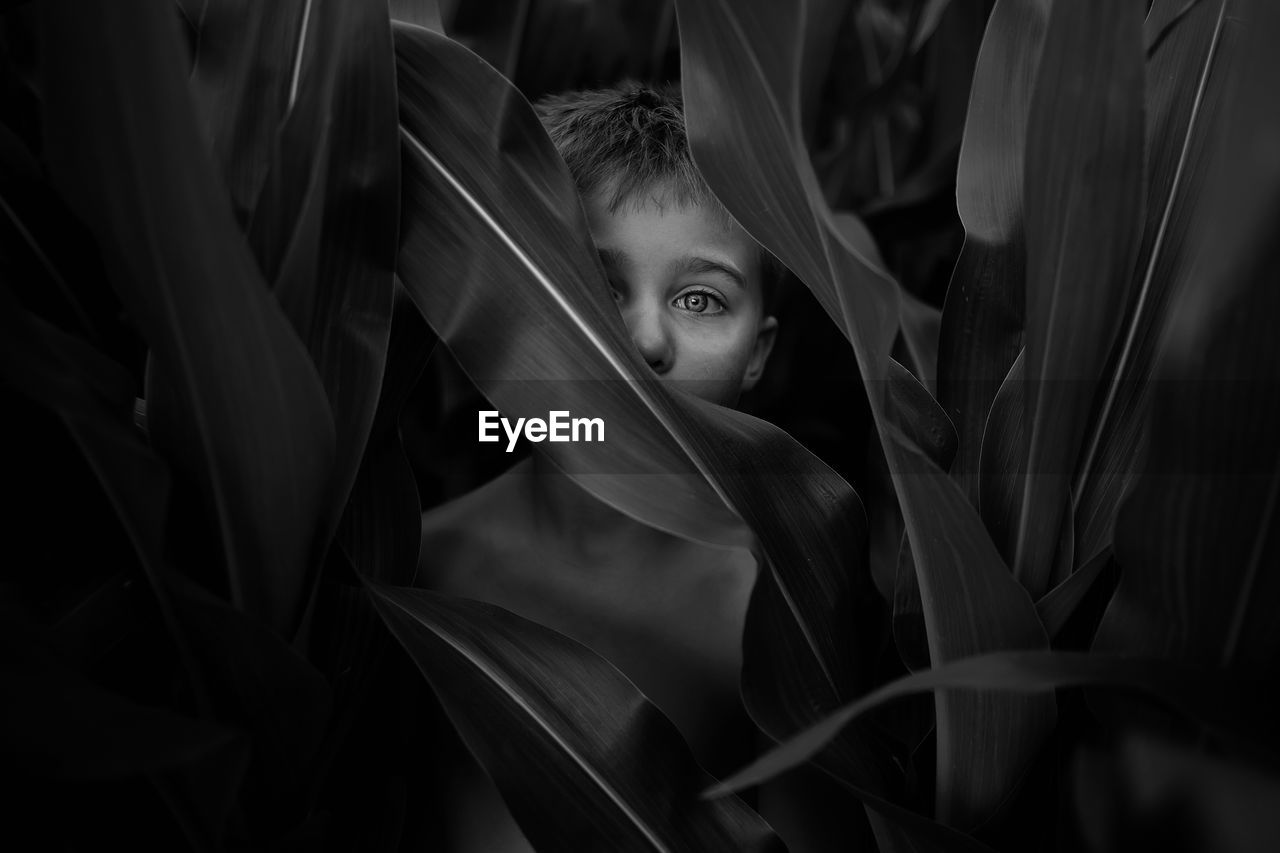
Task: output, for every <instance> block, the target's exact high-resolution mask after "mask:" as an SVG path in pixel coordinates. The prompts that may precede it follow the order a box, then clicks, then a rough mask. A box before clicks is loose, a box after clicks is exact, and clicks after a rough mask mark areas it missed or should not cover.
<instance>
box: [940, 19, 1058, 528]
mask: <svg viewBox="0 0 1280 853" xmlns="http://www.w3.org/2000/svg"><path fill="white" fill-rule="evenodd" d="M1048 19H1049V2H1048V0H1000V2H998V3H997V4H996V6H995V9H993V10H992V12H991V17H990V19H989V20H988V22H987V31H986V36H985V37H984V38H983V40H982V48H981V50H980V51H979V53H978V63H977V67H976V68H975V69H974V77H973V88H972V90H971V94H970V99H969V113H968V118H967V119H966V121H965V127H964V138H963V141H962V142H961V146H960V165H959V170H958V172H957V174H956V207H957V209H958V211H959V213H960V221H961V222H962V223H963V224H964V229H965V241H964V248H963V249H962V250H961V252H960V258H959V260H958V261H957V263H956V269H955V272H954V274H953V275H952V276H951V284H950V286H949V287H948V288H947V299H946V303H945V304H944V305H943V309H942V329H941V332H940V338H939V343H938V400H939V401H940V402H941V403H942V405H943V407H944V408H945V409H946V411H947V414H948V415H949V416H950V417H951V420H952V422H954V423H955V425H956V431H957V432H958V433H959V436H960V453H959V457H958V458H957V460H956V464H955V467H954V468H953V469H952V470H953V473H954V474H955V475H956V477H957V479H958V480H959V481H960V483H961V484H962V485H963V486H964V489H965V493H966V494H968V495H969V499H970V501H971V502H973V503H974V504H975V505H976V504H977V503H978V458H979V455H980V453H981V447H982V435H983V431H984V429H985V427H986V423H987V412H988V411H989V410H990V408H991V404H992V401H993V400H994V399H995V396H996V392H997V391H998V390H999V389H1000V385H1001V383H1002V382H1003V381H1004V379H1005V376H1006V375H1008V373H1009V368H1010V367H1011V366H1012V365H1013V361H1014V359H1015V358H1017V355H1018V352H1019V350H1020V349H1021V348H1022V327H1023V318H1024V314H1025V298H1024V290H1023V282H1024V280H1025V277H1026V263H1027V257H1026V235H1025V230H1024V225H1023V178H1024V173H1025V165H1024V160H1025V149H1026V141H1027V116H1028V114H1029V113H1030V111H1031V95H1032V89H1033V87H1034V85H1035V79H1036V71H1037V70H1038V68H1039V66H1040V53H1041V50H1042V49H1043V46H1044V36H1045V30H1046V28H1047V26H1048Z"/></svg>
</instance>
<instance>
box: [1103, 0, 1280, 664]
mask: <svg viewBox="0 0 1280 853" xmlns="http://www.w3.org/2000/svg"><path fill="white" fill-rule="evenodd" d="M1242 14H1243V15H1244V20H1246V21H1247V22H1248V27H1247V29H1246V30H1245V35H1244V38H1245V39H1246V41H1245V42H1243V43H1242V47H1241V50H1242V55H1241V62H1242V64H1241V65H1240V66H1239V69H1238V71H1237V72H1236V77H1235V81H1236V87H1235V88H1236V90H1237V100H1236V101H1235V102H1234V103H1233V104H1232V105H1231V112H1230V113H1228V115H1229V116H1230V120H1231V122H1232V127H1233V135H1232V136H1231V137H1229V138H1228V139H1227V141H1226V142H1224V143H1223V146H1222V148H1220V149H1219V151H1218V154H1217V157H1218V160H1217V165H1216V167H1215V172H1214V173H1212V175H1213V177H1215V178H1216V180H1215V182H1214V183H1215V184H1216V193H1215V195H1214V196H1213V198H1212V201H1211V203H1209V204H1206V205H1204V209H1203V210H1202V211H1201V213H1200V218H1199V219H1198V222H1197V226H1198V227H1197V228H1196V230H1195V238H1194V239H1195V240H1196V241H1197V242H1198V243H1199V244H1200V246H1201V248H1202V251H1201V253H1200V254H1201V263H1200V265H1199V267H1198V269H1197V271H1196V274H1195V275H1194V276H1193V277H1192V278H1191V283H1190V284H1189V285H1188V286H1187V287H1186V288H1185V289H1184V290H1183V291H1182V293H1181V294H1180V296H1179V298H1178V301H1177V303H1176V304H1175V306H1174V307H1173V308H1172V309H1171V311H1172V313H1171V320H1170V328H1169V331H1168V335H1169V337H1168V340H1167V342H1166V344H1165V346H1164V347H1163V349H1162V351H1161V355H1160V361H1159V363H1158V365H1157V368H1156V376H1157V377H1158V380H1159V381H1158V382H1157V384H1156V388H1155V390H1154V392H1153V403H1152V420H1151V437H1150V450H1149V451H1148V454H1147V456H1146V461H1145V465H1144V468H1143V473H1142V476H1141V477H1140V479H1139V480H1138V482H1137V484H1136V485H1135V487H1134V490H1133V492H1132V493H1131V494H1130V495H1129V497H1128V498H1127V499H1126V500H1125V502H1124V503H1123V504H1122V506H1121V508H1120V514H1119V517H1118V519H1117V524H1116V534H1115V554H1116V558H1117V560H1118V561H1119V562H1120V565H1121V567H1122V569H1123V573H1122V576H1121V579H1120V584H1119V586H1118V587H1117V589H1116V594H1115V597H1114V599H1113V600H1112V602H1111V606H1110V607H1109V609H1108V611H1107V613H1106V615H1105V616H1104V618H1103V621H1102V624H1101V625H1100V626H1099V628H1098V633H1097V636H1096V638H1095V642H1094V648H1095V649H1097V650H1099V651H1102V652H1112V653H1116V652H1119V653H1125V654H1144V655H1152V656H1157V657H1162V658H1168V659H1171V660H1176V661H1187V662H1191V663H1195V664H1200V665H1209V666H1219V667H1224V668H1228V669H1230V670H1232V671H1241V672H1259V671H1260V672H1263V673H1268V674H1270V675H1271V676H1272V677H1274V675H1275V672H1276V668H1275V667H1276V661H1277V660H1278V659H1280V625H1278V624H1277V620H1276V619H1275V618H1274V613H1273V609H1274V608H1273V607H1272V604H1273V603H1274V602H1275V601H1277V600H1280V585H1278V584H1280V575H1278V574H1277V572H1276V571H1275V566H1276V565H1277V563H1278V561H1280V550H1278V548H1280V540H1278V539H1277V536H1276V530H1277V528H1278V527H1280V525H1278V524H1277V516H1278V515H1280V397H1278V396H1277V394H1276V389H1277V388H1280V368H1278V365H1280V341H1277V337H1276V335H1275V331H1274V319H1275V317H1276V316H1277V311H1280V301H1278V297H1280V289H1277V287H1276V284H1275V270H1276V264H1277V261H1280V254H1277V247H1276V242H1275V239H1274V232H1273V229H1274V223H1275V221H1276V215H1277V211H1280V158H1278V157H1277V156H1276V151H1275V148H1274V146H1271V145H1270V144H1259V142H1258V140H1274V139H1276V138H1277V135H1278V134H1280V111H1278V110H1277V109H1276V104H1275V100H1274V97H1273V96H1274V92H1273V91H1271V88H1272V83H1271V82H1269V81H1273V80H1274V79H1275V77H1274V75H1275V74H1276V72H1277V63H1276V59H1275V57H1274V56H1273V54H1272V52H1271V51H1270V50H1269V49H1268V48H1267V46H1266V40H1265V39H1264V38H1263V37H1262V36H1261V33H1263V32H1266V31H1267V30H1266V28H1267V27H1274V26H1275V25H1276V24H1277V22H1280V17H1278V15H1280V13H1278V12H1277V9H1276V7H1275V6H1274V5H1273V4H1268V3H1258V4H1252V5H1249V6H1246V7H1244V8H1243V9H1242ZM1272 31H1274V30H1272ZM1250 39H1251V40H1250Z"/></svg>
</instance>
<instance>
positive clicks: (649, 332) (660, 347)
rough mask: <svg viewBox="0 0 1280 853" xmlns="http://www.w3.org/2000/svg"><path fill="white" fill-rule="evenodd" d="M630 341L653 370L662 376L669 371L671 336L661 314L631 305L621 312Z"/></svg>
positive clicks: (641, 306) (651, 309)
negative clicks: (629, 333)
mask: <svg viewBox="0 0 1280 853" xmlns="http://www.w3.org/2000/svg"><path fill="white" fill-rule="evenodd" d="M622 317H623V320H624V321H625V322H626V324H627V330H628V331H629V332H631V341H632V343H634V344H635V346H636V349H638V350H639V351H640V355H641V356H642V357H643V358H644V360H645V361H646V362H647V363H648V365H649V367H650V368H652V369H653V372H654V373H657V374H658V375H662V374H663V373H666V372H667V371H668V370H670V369H671V361H672V355H673V352H672V346H671V335H670V334H669V333H668V331H667V328H666V324H665V323H663V321H662V312H661V311H660V310H658V309H657V308H655V307H654V306H646V305H632V306H628V308H627V310H624V311H623V312H622Z"/></svg>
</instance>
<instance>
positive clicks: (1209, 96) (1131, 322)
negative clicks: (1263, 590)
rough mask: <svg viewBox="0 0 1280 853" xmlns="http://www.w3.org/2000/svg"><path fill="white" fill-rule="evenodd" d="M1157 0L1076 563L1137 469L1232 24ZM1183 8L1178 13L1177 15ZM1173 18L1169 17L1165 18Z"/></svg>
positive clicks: (1225, 9) (1214, 124)
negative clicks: (1119, 285)
mask: <svg viewBox="0 0 1280 853" xmlns="http://www.w3.org/2000/svg"><path fill="white" fill-rule="evenodd" d="M1185 3H1186V0H1158V2H1156V3H1155V4H1154V5H1153V6H1152V8H1151V14H1150V16H1149V17H1148V19H1147V24H1146V31H1147V34H1148V38H1150V37H1151V33H1152V30H1153V28H1154V27H1161V26H1166V25H1167V26H1168V30H1167V33H1168V34H1167V36H1166V37H1165V38H1164V40H1162V41H1161V43H1160V46H1159V49H1158V50H1156V51H1155V53H1154V55H1153V56H1152V57H1151V58H1150V59H1149V60H1148V63H1147V96H1146V114H1147V129H1146V138H1147V142H1146V147H1147V152H1148V155H1147V156H1148V160H1149V163H1148V174H1149V176H1150V180H1149V182H1148V186H1147V207H1146V223H1145V225H1144V228H1143V235H1142V246H1141V248H1140V249H1139V252H1138V266H1137V271H1136V274H1135V276H1136V280H1135V283H1134V287H1135V293H1134V296H1133V302H1132V304H1131V305H1130V306H1129V310H1128V314H1127V316H1126V318H1125V325H1124V331H1123V333H1122V335H1121V336H1120V338H1119V342H1118V352H1117V354H1116V355H1115V356H1114V365H1113V366H1112V367H1110V368H1109V371H1108V372H1109V374H1110V378H1109V382H1108V385H1107V386H1106V393H1105V395H1103V399H1102V402H1101V408H1100V410H1099V414H1098V415H1097V416H1096V417H1095V418H1094V422H1093V424H1092V425H1091V426H1090V430H1089V433H1088V437H1087V439H1086V442H1085V445H1084V452H1083V456H1082V457H1081V461H1080V463H1079V465H1078V468H1077V474H1076V486H1075V492H1074V494H1075V507H1076V510H1075V511H1076V523H1077V526H1078V538H1079V542H1078V547H1077V550H1078V554H1077V558H1076V564H1077V565H1083V564H1084V563H1085V562H1087V561H1088V560H1090V559H1091V558H1092V557H1093V555H1095V554H1096V553H1098V552H1099V551H1100V550H1102V549H1104V548H1106V547H1107V546H1108V545H1109V544H1110V543H1111V536H1112V529H1113V528H1114V525H1115V515H1116V509H1117V507H1118V505H1119V503H1120V501H1121V500H1122V499H1123V497H1124V495H1125V494H1126V493H1127V492H1128V491H1129V489H1130V488H1131V487H1132V484H1133V481H1134V478H1135V477H1136V476H1137V474H1138V472H1139V466H1138V464H1136V463H1137V460H1140V459H1141V458H1142V456H1143V454H1144V453H1145V451H1146V436H1147V432H1146V428H1147V418H1148V413H1149V411H1150V406H1151V399H1150V388H1151V383H1150V381H1149V380H1150V379H1151V378H1152V371H1153V368H1154V366H1155V360H1156V354H1157V350H1158V348H1159V342H1160V337H1161V335H1162V334H1163V332H1164V329H1165V328H1166V326H1167V325H1168V318H1169V308H1170V305H1171V304H1172V302H1173V300H1174V299H1175V298H1176V295H1177V293H1178V291H1179V289H1180V288H1181V287H1182V286H1184V282H1186V280H1187V278H1188V276H1189V275H1190V273H1191V266H1192V261H1193V258H1192V257H1191V253H1189V252H1188V246H1189V245H1190V241H1189V239H1188V238H1189V236H1190V229H1191V227H1192V222H1193V219H1194V213H1195V211H1196V210H1197V208H1199V207H1200V206H1201V204H1202V203H1203V201H1204V190H1205V176H1206V174H1207V171H1208V170H1207V168H1206V167H1207V165H1208V160H1209V157H1210V155H1211V154H1212V148H1213V145H1214V144H1215V140H1216V139H1217V138H1218V137H1219V129H1220V127H1221V123H1220V116H1221V112H1222V103H1223V100H1224V97H1223V96H1224V94H1225V86H1226V83H1227V82H1228V81H1229V80H1230V79H1231V74H1230V63H1231V61H1232V57H1233V56H1234V54H1235V52H1236V45H1235V43H1236V41H1237V39H1236V28H1235V27H1234V26H1232V25H1231V24H1230V22H1229V20H1228V17H1227V16H1228V13H1229V9H1230V6H1231V3H1229V2H1227V0H1207V2H1198V3H1196V4H1195V6H1194V7H1193V8H1190V9H1187V8H1186V6H1185ZM1179 9H1181V11H1179ZM1175 13H1176V14H1178V15H1179V17H1177V18H1176V19H1175V20H1174V21H1173V22H1172V23H1169V18H1170V17H1172V16H1173V15H1174V14H1175Z"/></svg>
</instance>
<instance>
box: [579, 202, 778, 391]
mask: <svg viewBox="0 0 1280 853" xmlns="http://www.w3.org/2000/svg"><path fill="white" fill-rule="evenodd" d="M584 203H585V205H586V209H587V221H588V224H589V226H590V228H591V236H592V238H593V239H594V240H595V244H596V248H597V249H598V250H599V251H600V257H601V259H602V260H603V262H604V267H605V271H606V272H607V273H608V274H609V281H610V283H611V285H612V286H613V291H614V298H615V299H617V301H618V310H619V311H620V312H621V313H622V319H623V321H624V322H625V323H626V325H627V330H628V331H630V333H631V339H632V341H633V342H634V343H635V345H636V348H637V349H638V350H639V351H640V354H641V355H642V356H643V357H644V359H645V361H647V362H648V363H649V366H650V367H651V368H652V369H653V372H654V373H656V374H657V375H658V378H660V379H662V380H664V381H670V382H677V383H678V384H679V387H680V388H682V389H683V390H685V391H688V392H690V393H691V394H693V395H695V396H697V397H701V398H702V399H704V400H709V401H711V402H713V403H718V404H720V405H722V406H733V405H735V404H736V403H737V401H738V395H739V394H741V393H742V392H743V391H745V390H747V389H749V388H751V387H752V386H753V385H754V384H755V383H756V380H758V379H759V378H760V374H761V373H762V372H763V370H764V365H765V361H766V360H767V359H768V357H769V351H770V350H771V349H772V348H773V341H774V336H775V333H776V330H777V326H778V323H777V321H776V320H775V319H774V318H773V317H768V316H765V313H764V303H763V294H762V280H761V273H762V270H761V268H760V250H759V249H758V248H757V246H756V244H755V241H753V240H752V239H751V238H750V237H749V236H747V234H746V232H745V231H743V230H742V229H741V228H739V227H738V226H737V225H736V224H733V223H729V224H727V225H726V223H724V222H722V221H721V220H720V218H719V217H717V216H715V215H714V214H711V213H709V212H707V211H706V210H705V209H703V208H702V207H699V206H696V205H690V206H686V207H679V206H677V205H675V204H668V205H665V206H663V207H660V206H659V205H658V204H656V203H654V202H653V201H649V200H646V201H645V202H644V203H643V205H642V206H639V205H637V204H633V203H631V202H627V203H625V204H623V205H622V206H621V207H619V208H618V210H617V211H615V212H612V213H610V212H609V205H608V200H607V196H606V195H605V193H603V192H595V193H592V194H590V195H588V196H587V197H586V198H585V199H584Z"/></svg>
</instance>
